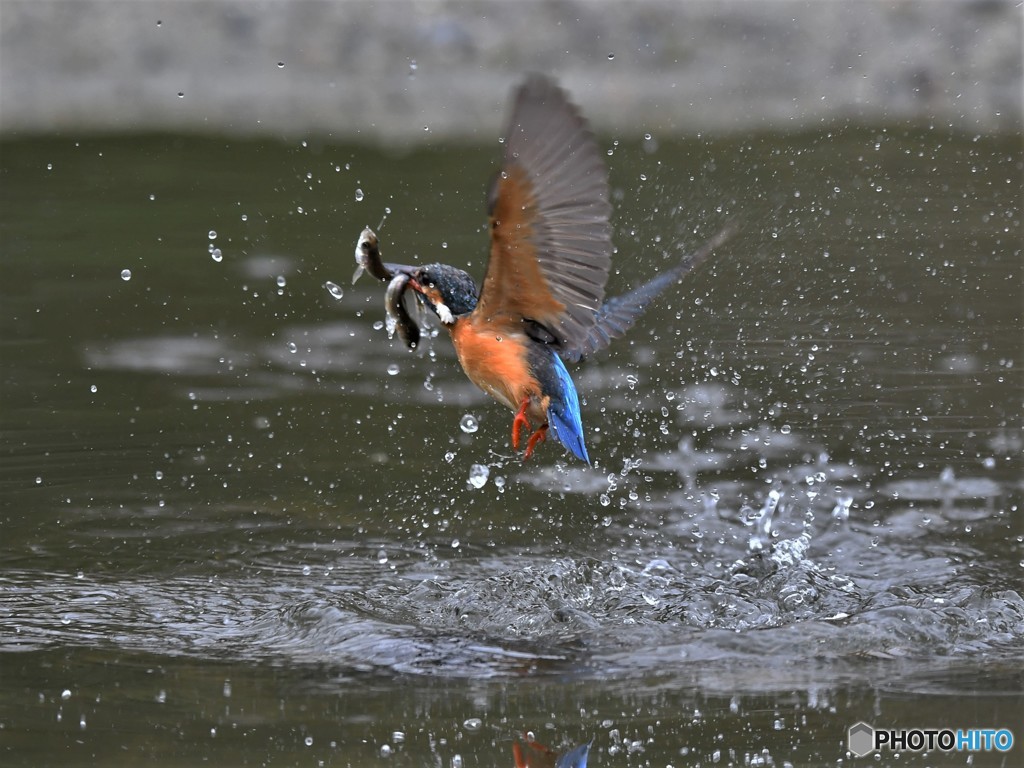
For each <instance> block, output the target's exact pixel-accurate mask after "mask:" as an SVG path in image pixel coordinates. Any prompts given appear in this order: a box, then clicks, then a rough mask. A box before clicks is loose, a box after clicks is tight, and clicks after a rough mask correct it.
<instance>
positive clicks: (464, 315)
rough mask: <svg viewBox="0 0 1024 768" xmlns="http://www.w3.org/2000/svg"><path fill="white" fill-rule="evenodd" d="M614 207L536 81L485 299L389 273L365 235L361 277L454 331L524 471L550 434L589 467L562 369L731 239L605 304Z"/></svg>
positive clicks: (520, 116)
mask: <svg viewBox="0 0 1024 768" xmlns="http://www.w3.org/2000/svg"><path fill="white" fill-rule="evenodd" d="M608 197H609V194H608V172H607V169H606V168H605V165H604V162H603V161H602V159H601V154H600V151H599V149H598V145H597V141H596V140H595V138H594V136H593V135H592V134H591V133H590V131H589V129H588V128H587V124H586V121H585V120H584V119H583V117H582V116H581V115H580V113H579V110H578V109H577V108H576V107H575V106H574V105H573V104H572V103H571V102H570V101H569V99H568V97H567V95H566V94H565V92H564V91H562V90H561V89H560V88H559V87H558V86H557V85H556V84H555V83H554V82H553V81H552V80H550V79H549V78H547V77H544V76H542V75H532V76H530V77H529V78H527V80H526V82H525V83H523V84H522V85H521V86H520V87H519V88H518V89H517V90H516V92H515V96H514V99H513V108H512V116H511V120H510V122H509V127H508V130H507V132H506V134H505V157H504V162H503V164H502V167H501V171H500V173H499V174H498V175H497V176H496V178H495V180H494V183H493V185H492V187H491V191H490V195H489V197H488V213H489V216H490V234H491V251H490V259H489V260H488V263H487V269H486V272H485V274H484V280H483V286H482V288H481V289H480V291H479V293H478V291H477V286H476V283H475V282H474V280H473V278H472V277H470V276H469V275H468V274H467V273H466V272H464V271H463V270H461V269H458V268H456V267H453V266H450V265H448V264H427V265H424V266H418V267H409V266H402V265H395V264H383V263H382V262H381V261H380V254H379V251H378V250H377V237H376V235H375V234H374V233H373V232H372V231H371V230H370V229H369V228H367V229H365V230H364V231H363V233H362V235H361V236H360V239H359V242H358V244H357V247H356V260H357V262H358V263H359V265H360V269H358V270H357V272H356V276H358V275H359V274H360V272H361V270H362V269H366V270H367V271H369V272H370V273H371V274H372V275H374V276H375V277H377V278H378V279H381V280H386V279H392V278H394V282H393V283H392V285H391V287H390V288H389V291H388V294H389V302H388V305H389V308H391V307H395V308H400V306H401V302H400V298H401V292H402V291H404V290H405V289H406V288H410V289H412V290H413V291H415V292H416V294H418V297H419V298H420V300H421V303H423V304H425V305H426V306H428V307H430V309H431V310H433V312H434V313H435V314H436V315H437V317H438V318H439V319H440V321H441V323H442V324H443V325H444V326H445V327H446V328H447V329H448V332H449V333H450V334H451V339H452V342H453V344H454V346H455V352H456V355H457V356H458V359H459V363H461V365H462V368H463V370H465V372H466V375H467V376H468V377H469V378H470V380H471V381H472V382H473V383H474V384H476V385H477V386H478V387H479V388H480V389H482V390H483V391H484V392H486V393H487V394H489V395H491V397H493V398H494V399H495V400H497V401H498V402H499V403H502V404H503V405H505V406H506V407H508V408H510V409H511V410H512V411H514V412H515V417H514V419H513V420H512V447H513V448H514V449H518V448H519V445H520V443H521V441H522V437H523V434H524V430H525V431H526V433H529V438H528V439H527V441H526V450H525V452H524V454H523V458H524V459H528V458H529V457H530V456H531V454H532V453H533V451H534V449H535V448H536V447H537V445H538V444H539V443H541V442H543V441H544V439H545V438H546V436H547V433H548V431H549V430H550V431H551V433H552V434H553V435H554V436H555V439H557V440H558V441H559V442H560V443H562V445H564V446H565V447H566V448H567V449H568V450H569V451H570V452H571V453H572V454H573V455H574V456H575V457H576V458H578V459H580V460H581V461H584V462H586V463H587V464H590V456H589V455H588V453H587V447H586V443H585V440H584V437H583V423H582V420H581V418H580V402H579V395H578V394H577V392H576V386H575V385H574V384H573V381H572V378H571V377H570V376H569V372H568V370H567V369H566V367H565V362H564V361H566V360H567V361H569V362H577V361H579V360H580V359H581V358H582V357H583V356H584V355H585V354H589V353H592V352H596V351H597V350H600V349H603V348H604V347H606V346H607V345H608V344H609V343H610V342H611V340H612V339H614V338H617V337H619V336H621V335H623V334H624V333H625V332H626V331H627V330H629V328H631V327H632V326H633V324H634V323H635V322H636V319H637V318H638V317H639V316H640V315H641V314H642V313H643V311H644V310H645V309H646V308H647V306H648V304H649V303H650V302H651V300H652V299H654V298H655V297H656V296H657V295H658V294H659V293H661V292H662V291H663V290H664V289H665V288H667V287H668V286H669V285H672V284H673V283H675V282H676V281H678V280H679V279H680V278H681V277H682V276H683V275H685V274H686V273H687V272H689V271H690V270H692V269H693V268H694V267H695V266H697V265H698V264H700V263H701V262H702V261H704V259H706V258H707V256H708V255H710V253H711V252H712V251H713V250H714V249H715V248H716V247H718V245H720V244H721V243H722V242H723V241H724V240H725V238H726V237H727V236H728V234H729V232H728V231H727V230H723V231H722V232H721V233H719V234H718V235H716V236H715V237H714V238H713V239H712V240H711V241H709V242H708V243H706V244H705V245H704V246H703V247H702V248H701V249H700V250H699V251H697V252H696V253H694V254H691V255H690V256H687V257H686V258H684V259H683V260H682V261H681V262H680V263H679V264H677V265H676V266H674V267H673V268H672V269H669V270H667V271H665V272H663V273H661V274H660V275H658V276H657V277H655V278H654V279H653V280H651V281H650V282H649V283H646V284H645V285H642V286H641V287H639V288H637V289H635V290H633V291H631V292H629V293H627V294H625V295H623V296H618V297H615V298H612V299H609V300H608V301H604V290H605V283H606V282H607V281H608V272H609V269H610V267H611V256H612V241H611V225H610V224H609V216H610V214H611V205H610V203H609V202H608ZM393 289H397V290H393ZM399 318H400V320H401V322H400V325H399V330H400V331H401V332H402V336H403V338H405V339H406V340H407V342H409V341H410V339H411V338H413V337H414V338H415V339H417V340H418V338H419V332H418V328H417V327H416V326H415V322H414V321H412V320H411V318H410V316H409V315H408V314H407V313H405V314H404V315H402V314H399ZM411 331H414V333H410V332H411ZM413 343H414V342H410V346H412V345H413Z"/></svg>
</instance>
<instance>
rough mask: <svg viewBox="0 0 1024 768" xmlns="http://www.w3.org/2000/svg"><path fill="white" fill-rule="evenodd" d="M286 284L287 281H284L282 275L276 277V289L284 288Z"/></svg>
mask: <svg viewBox="0 0 1024 768" xmlns="http://www.w3.org/2000/svg"><path fill="white" fill-rule="evenodd" d="M287 284H288V281H287V280H285V277H284V275H278V276H277V287H278V288H284V287H285V285H287Z"/></svg>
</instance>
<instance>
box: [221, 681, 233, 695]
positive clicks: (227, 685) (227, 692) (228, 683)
mask: <svg viewBox="0 0 1024 768" xmlns="http://www.w3.org/2000/svg"><path fill="white" fill-rule="evenodd" d="M222 690H223V693H224V698H225V699H230V698H231V681H230V680H225V681H224V688H223V689H222Z"/></svg>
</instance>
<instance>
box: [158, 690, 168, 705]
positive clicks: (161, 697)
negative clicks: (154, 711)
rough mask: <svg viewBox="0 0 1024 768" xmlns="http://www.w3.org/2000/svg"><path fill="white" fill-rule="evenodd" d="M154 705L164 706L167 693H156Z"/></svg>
mask: <svg viewBox="0 0 1024 768" xmlns="http://www.w3.org/2000/svg"><path fill="white" fill-rule="evenodd" d="M156 703H157V704H166V703H167V691H159V692H157V694H156Z"/></svg>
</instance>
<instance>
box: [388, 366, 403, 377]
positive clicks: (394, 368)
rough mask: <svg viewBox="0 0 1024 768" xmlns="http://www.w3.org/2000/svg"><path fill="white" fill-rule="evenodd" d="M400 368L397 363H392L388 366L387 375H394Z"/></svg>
mask: <svg viewBox="0 0 1024 768" xmlns="http://www.w3.org/2000/svg"><path fill="white" fill-rule="evenodd" d="M400 370H402V369H401V368H400V367H399V365H398V363H392V364H391V365H389V366H388V376H396V375H397V374H398V372H399V371H400Z"/></svg>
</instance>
